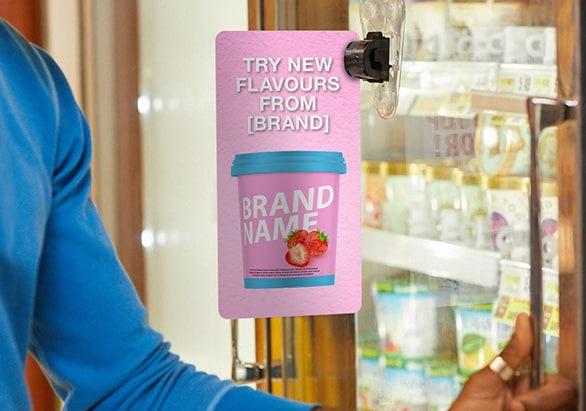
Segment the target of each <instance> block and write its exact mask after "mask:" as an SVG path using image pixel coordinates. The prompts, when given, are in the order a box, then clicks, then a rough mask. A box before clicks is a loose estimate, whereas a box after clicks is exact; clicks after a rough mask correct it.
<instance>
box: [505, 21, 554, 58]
mask: <svg viewBox="0 0 586 411" xmlns="http://www.w3.org/2000/svg"><path fill="white" fill-rule="evenodd" d="M504 33H505V54H504V62H505V63H514V64H555V63H556V29H555V28H554V27H522V26H512V27H506V28H505V30H504Z"/></svg>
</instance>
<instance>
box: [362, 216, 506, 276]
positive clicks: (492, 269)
mask: <svg viewBox="0 0 586 411" xmlns="http://www.w3.org/2000/svg"><path fill="white" fill-rule="evenodd" d="M362 258H363V260H366V261H370V262H374V263H378V264H383V265H386V266H389V267H396V268H402V269H404V270H411V271H417V272H420V273H423V274H427V275H430V276H433V277H438V278H445V279H449V280H455V281H461V282H465V283H469V284H475V285H480V286H483V287H496V286H497V285H498V278H499V269H500V260H501V256H500V254H498V253H495V252H492V251H486V250H477V249H473V248H469V247H466V246H463V245H458V244H450V243H445V242H442V241H436V240H429V239H426V238H416V237H409V236H406V235H401V234H395V233H391V232H389V231H384V230H378V229H374V228H367V227H364V228H363V229H362Z"/></svg>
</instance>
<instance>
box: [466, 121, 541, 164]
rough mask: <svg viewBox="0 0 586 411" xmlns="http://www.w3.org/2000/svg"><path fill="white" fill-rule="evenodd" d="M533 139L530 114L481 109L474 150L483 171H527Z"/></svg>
mask: <svg viewBox="0 0 586 411" xmlns="http://www.w3.org/2000/svg"><path fill="white" fill-rule="evenodd" d="M530 141H531V140H530V130H529V123H528V120H527V116H519V115H503V114H497V113H493V112H487V111H485V112H482V113H480V114H479V115H478V128H477V130H476V141H475V150H476V159H477V161H478V167H479V169H480V172H481V174H486V175H489V176H494V175H505V176H509V175H514V176H524V175H527V169H528V164H529V163H528V161H529V157H528V154H529V144H530Z"/></svg>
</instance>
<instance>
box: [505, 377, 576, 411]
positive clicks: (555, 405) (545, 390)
mask: <svg viewBox="0 0 586 411" xmlns="http://www.w3.org/2000/svg"><path fill="white" fill-rule="evenodd" d="M576 398H577V394H576V390H575V389H574V386H573V385H572V384H571V383H570V382H569V381H567V380H564V379H557V380H556V381H554V382H551V383H549V384H546V385H544V386H542V387H540V388H538V389H537V390H535V391H531V392H528V393H526V394H523V395H520V396H518V397H515V398H514V399H513V400H512V401H511V404H510V407H509V409H510V410H511V411H555V410H558V409H560V408H562V407H565V406H570V405H574V404H575V403H576Z"/></svg>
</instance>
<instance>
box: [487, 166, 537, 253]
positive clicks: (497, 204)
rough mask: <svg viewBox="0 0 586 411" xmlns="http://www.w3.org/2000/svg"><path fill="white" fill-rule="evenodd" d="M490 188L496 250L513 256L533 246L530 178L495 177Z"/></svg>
mask: <svg viewBox="0 0 586 411" xmlns="http://www.w3.org/2000/svg"><path fill="white" fill-rule="evenodd" d="M486 188H487V191H486V195H487V205H488V207H487V211H488V217H489V224H490V236H491V241H492V249H493V250H494V251H498V252H500V253H501V254H502V256H503V257H504V258H510V257H511V256H512V254H513V253H512V251H513V250H514V249H527V248H528V246H529V233H528V229H529V227H528V221H529V178H527V177H512V176H495V177H491V178H488V179H487V180H486ZM519 254H521V253H520V252H519Z"/></svg>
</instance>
